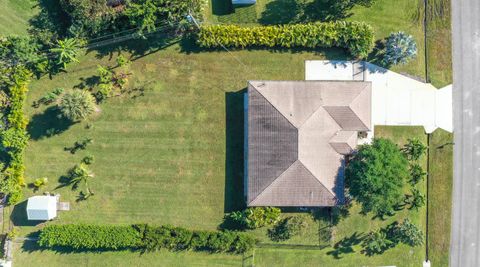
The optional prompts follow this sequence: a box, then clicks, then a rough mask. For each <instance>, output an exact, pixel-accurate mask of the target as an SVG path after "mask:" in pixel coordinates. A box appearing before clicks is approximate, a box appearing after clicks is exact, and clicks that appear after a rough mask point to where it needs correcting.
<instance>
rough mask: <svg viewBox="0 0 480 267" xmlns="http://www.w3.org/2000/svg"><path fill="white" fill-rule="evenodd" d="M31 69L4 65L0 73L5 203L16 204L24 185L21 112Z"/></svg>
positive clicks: (1, 183)
mask: <svg viewBox="0 0 480 267" xmlns="http://www.w3.org/2000/svg"><path fill="white" fill-rule="evenodd" d="M30 77H31V72H30V71H29V70H28V69H26V68H25V67H22V66H18V67H12V68H4V69H3V70H2V73H0V89H1V90H2V91H3V92H4V93H5V95H4V96H3V97H5V103H2V104H3V105H2V109H3V110H2V112H3V113H4V116H5V117H6V120H4V121H3V122H4V125H3V129H2V131H1V133H0V139H1V148H2V152H3V153H6V156H8V160H7V161H6V162H5V163H6V166H3V167H4V168H5V169H4V170H1V171H3V173H2V174H3V175H2V179H1V180H0V192H2V193H4V194H7V195H8V196H9V197H8V202H9V204H16V203H18V202H19V201H20V200H21V198H22V186H24V185H25V178H24V172H25V165H24V156H25V148H26V147H27V144H28V139H29V136H28V134H27V131H26V128H27V124H28V120H27V118H26V117H25V115H24V110H23V109H24V105H25V99H26V95H27V86H28V83H29V81H30Z"/></svg>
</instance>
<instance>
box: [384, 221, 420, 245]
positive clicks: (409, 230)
mask: <svg viewBox="0 0 480 267" xmlns="http://www.w3.org/2000/svg"><path fill="white" fill-rule="evenodd" d="M389 228H390V230H389V232H390V235H391V238H392V239H393V240H394V241H395V242H397V243H398V242H401V243H403V244H406V245H409V246H412V247H415V246H420V245H422V244H423V242H424V236H423V232H422V230H420V229H418V227H417V226H416V225H415V224H413V223H412V222H411V221H410V220H409V219H408V218H407V219H405V220H404V221H403V222H402V223H400V224H399V223H397V222H395V223H393V224H391V225H390V226H389Z"/></svg>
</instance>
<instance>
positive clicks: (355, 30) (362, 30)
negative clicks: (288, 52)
mask: <svg viewBox="0 0 480 267" xmlns="http://www.w3.org/2000/svg"><path fill="white" fill-rule="evenodd" d="M197 43H198V44H199V45H200V46H201V47H206V48H216V47H221V46H225V47H239V48H245V47H285V48H293V47H305V48H317V47H342V48H346V49H348V50H349V51H350V53H351V54H352V55H353V56H356V57H366V56H367V55H368V54H369V53H370V51H371V50H372V49H373V45H374V32H373V28H372V27H371V26H370V25H368V24H365V23H363V22H346V21H337V22H325V23H310V24H289V25H272V26H254V27H241V26H237V25H207V26H202V28H201V29H200V31H199V32H198V34H197Z"/></svg>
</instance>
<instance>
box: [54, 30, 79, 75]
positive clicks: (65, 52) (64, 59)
mask: <svg viewBox="0 0 480 267" xmlns="http://www.w3.org/2000/svg"><path fill="white" fill-rule="evenodd" d="M79 48H80V44H79V42H78V41H77V39H75V38H67V39H64V40H58V41H57V45H56V46H55V47H54V48H51V49H50V53H53V54H55V55H56V59H57V62H56V63H57V64H58V65H61V66H62V68H63V69H65V68H66V67H67V64H68V63H70V62H79V61H78V59H77V56H78V49H79Z"/></svg>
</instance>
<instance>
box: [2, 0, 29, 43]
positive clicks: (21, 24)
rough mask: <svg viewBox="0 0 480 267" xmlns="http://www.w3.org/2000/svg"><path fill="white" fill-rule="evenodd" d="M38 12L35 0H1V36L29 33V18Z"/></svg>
mask: <svg viewBox="0 0 480 267" xmlns="http://www.w3.org/2000/svg"><path fill="white" fill-rule="evenodd" d="M37 12H38V8H37V7H36V3H35V1H33V0H0V36H2V35H9V34H17V35H23V34H27V29H28V25H29V24H28V20H29V19H30V18H31V17H32V16H33V15H35V14H36V13H37Z"/></svg>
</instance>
